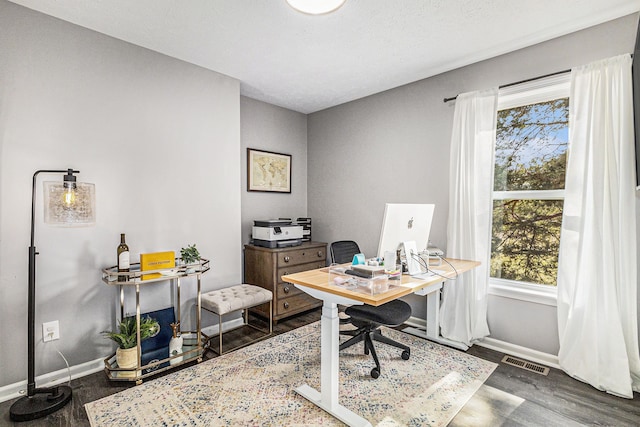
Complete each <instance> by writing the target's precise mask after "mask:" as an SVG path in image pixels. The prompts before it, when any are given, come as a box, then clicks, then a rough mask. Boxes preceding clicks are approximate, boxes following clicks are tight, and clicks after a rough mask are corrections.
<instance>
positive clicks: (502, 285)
mask: <svg viewBox="0 0 640 427" xmlns="http://www.w3.org/2000/svg"><path fill="white" fill-rule="evenodd" d="M570 85H571V73H570V72H567V73H563V74H558V75H554V76H550V77H545V78H541V79H537V80H533V81H530V82H526V83H520V84H517V85H512V86H508V87H505V88H501V89H500V90H499V91H498V107H497V111H501V110H506V109H509V108H516V107H521V106H524V105H529V104H536V103H540V102H545V101H550V100H553V99H558V98H569V97H570ZM570 133H571V128H569V134H570ZM570 148H571V147H570V146H569V147H568V148H567V150H569V149H570ZM494 156H495V148H494ZM492 166H493V167H495V161H494V164H493V165H492ZM492 183H493V178H492ZM505 199H518V200H564V189H562V190H518V191H492V196H491V206H493V202H494V200H505ZM492 212H493V209H492ZM491 221H492V223H493V214H492V215H491ZM491 237H492V236H491V235H490V236H489V239H491ZM488 293H489V294H490V295H495V296H499V297H505V298H512V299H517V300H522V301H529V302H534V303H538V304H545V305H551V306H557V299H558V288H557V286H549V285H543V284H534V283H527V282H521V281H517V280H508V279H500V278H494V277H491V276H489V287H488Z"/></svg>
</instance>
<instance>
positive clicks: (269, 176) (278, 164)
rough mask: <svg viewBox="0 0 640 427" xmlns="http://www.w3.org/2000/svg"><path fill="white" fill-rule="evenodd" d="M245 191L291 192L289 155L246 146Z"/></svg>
mask: <svg viewBox="0 0 640 427" xmlns="http://www.w3.org/2000/svg"><path fill="white" fill-rule="evenodd" d="M247 191H263V192H275V193H291V155H290V154H282V153H273V152H270V151H261V150H256V149H253V148H247Z"/></svg>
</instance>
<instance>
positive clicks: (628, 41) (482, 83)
mask: <svg viewBox="0 0 640 427" xmlns="http://www.w3.org/2000/svg"><path fill="white" fill-rule="evenodd" d="M637 21H638V17H637V15H631V16H627V17H624V18H621V19H618V20H615V21H611V22H608V23H605V24H602V25H600V26H597V27H593V28H590V29H587V30H584V31H580V32H577V33H574V34H570V35H568V36H565V37H561V38H558V39H555V40H551V41H548V42H546V43H542V44H539V45H536V46H532V47H529V48H526V49H522V50H520V51H517V52H513V53H510V54H507V55H503V56H500V57H497V58H493V59H490V60H487V61H483V62H480V63H477V64H474V65H471V66H468V67H464V68H461V69H458V70H454V71H451V72H448V73H444V74H441V75H438V76H435V77H432V78H428V79H425V80H422V81H419V82H416V83H413V84H410V85H406V86H403V87H400V88H397V89H393V90H389V91H386V92H383V93H379V94H376V95H373V96H370V97H367V98H363V99H360V100H357V101H354V102H350V103H347V104H344V105H340V106H337V107H334V108H330V109H327V110H324V111H320V112H317V113H314V114H311V115H309V118H308V128H309V133H308V150H309V187H308V188H309V189H308V192H309V215H310V216H311V217H312V218H314V233H315V235H316V237H317V238H318V239H321V240H324V241H327V242H331V241H334V240H340V239H353V240H356V241H358V242H359V243H360V246H361V249H362V250H363V251H364V252H365V254H369V255H373V254H375V252H376V249H377V242H378V237H379V232H380V231H379V230H380V227H381V224H382V215H383V211H384V204H385V202H397V203H398V202H404V203H435V204H436V211H435V215H434V221H433V227H432V232H431V238H432V241H433V243H434V244H436V245H439V246H441V247H442V248H443V249H445V248H446V225H447V215H448V185H449V183H448V173H449V145H450V139H451V124H452V120H453V109H454V103H452V102H451V103H447V104H445V103H443V102H442V101H443V98H446V97H451V96H455V95H457V94H458V93H463V92H468V91H473V90H480V89H486V88H490V87H493V86H498V85H501V84H506V83H511V82H517V81H520V80H523V79H527V78H531V77H536V76H540V75H544V74H548V73H553V72H557V71H562V70H565V69H569V68H571V67H572V66H578V65H583V64H586V63H588V62H591V61H594V60H597V59H602V58H607V57H611V56H615V55H618V54H622V53H627V52H632V51H633V46H634V43H635V33H636V25H637ZM409 302H410V303H411V305H412V309H413V315H414V316H417V317H423V316H424V314H425V312H426V305H425V301H424V299H423V298H418V297H413V296H412V297H411V298H410V299H409ZM489 304H490V310H491V311H490V313H489V326H490V328H491V331H492V335H491V336H492V337H493V338H496V339H499V340H504V341H508V342H511V343H514V344H518V345H521V346H524V347H528V348H531V349H534V350H538V351H542V352H546V353H550V354H557V349H558V337H557V329H556V318H555V308H554V307H550V306H545V305H541V304H533V303H523V302H521V301H517V300H512V299H508V298H500V297H493V296H492V297H491V299H490V303H489ZM531 331H535V333H531Z"/></svg>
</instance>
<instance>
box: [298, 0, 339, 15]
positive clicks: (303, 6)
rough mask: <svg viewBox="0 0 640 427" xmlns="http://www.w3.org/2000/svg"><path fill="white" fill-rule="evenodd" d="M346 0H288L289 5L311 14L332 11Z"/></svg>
mask: <svg viewBox="0 0 640 427" xmlns="http://www.w3.org/2000/svg"><path fill="white" fill-rule="evenodd" d="M345 1H346V0H287V3H289V6H291V7H292V8H294V9H295V10H297V11H299V12H302V13H307V14H309V15H322V14H325V13H331V12H333V11H334V10H336V9H338V8H339V7H340V6H342V5H343V4H344V2H345Z"/></svg>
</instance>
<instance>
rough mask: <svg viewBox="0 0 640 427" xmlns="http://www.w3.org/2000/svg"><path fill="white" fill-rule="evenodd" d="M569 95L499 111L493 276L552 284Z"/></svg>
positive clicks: (560, 222)
mask: <svg viewBox="0 0 640 427" xmlns="http://www.w3.org/2000/svg"><path fill="white" fill-rule="evenodd" d="M568 139H569V99H568V98H559V99H553V100H550V101H545V102H539V103H535V104H529V105H523V106H518V107H514V108H507V109H504V110H501V111H498V121H497V132H496V149H495V169H494V193H493V199H494V201H493V223H492V240H491V266H490V274H491V277H495V278H501V279H506V280H513V281H519V282H527V283H533V284H542V285H552V286H555V285H556V277H557V270H558V249H559V246H560V227H561V224H562V207H563V197H564V182H565V171H566V161H567V147H568Z"/></svg>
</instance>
